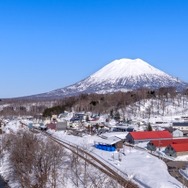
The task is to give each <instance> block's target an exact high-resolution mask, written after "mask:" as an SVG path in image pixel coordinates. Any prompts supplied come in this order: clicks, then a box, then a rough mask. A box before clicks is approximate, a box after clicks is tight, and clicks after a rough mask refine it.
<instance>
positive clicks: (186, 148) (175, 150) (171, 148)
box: [165, 143, 188, 157]
mask: <svg viewBox="0 0 188 188" xmlns="http://www.w3.org/2000/svg"><path fill="white" fill-rule="evenodd" d="M165 154H166V155H169V156H172V157H177V156H181V155H188V143H183V144H170V145H168V146H167V147H166V149H165Z"/></svg>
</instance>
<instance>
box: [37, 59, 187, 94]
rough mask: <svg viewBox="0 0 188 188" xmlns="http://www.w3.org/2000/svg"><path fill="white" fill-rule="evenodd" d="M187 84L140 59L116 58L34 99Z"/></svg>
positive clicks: (178, 86) (183, 85)
mask: <svg viewBox="0 0 188 188" xmlns="http://www.w3.org/2000/svg"><path fill="white" fill-rule="evenodd" d="M187 86H188V84H187V83H185V82H183V81H181V80H179V79H177V78H176V77H173V76H170V75H168V74H166V73H165V72H163V71H161V70H159V69H157V68H155V67H153V66H151V65H150V64H148V63H147V62H145V61H143V60H141V59H134V60H132V59H126V58H123V59H119V60H115V61H112V62H111V63H109V64H107V65H106V66H104V67H103V68H102V69H100V70H99V71H97V72H96V73H94V74H92V75H91V76H89V77H88V78H86V79H84V80H82V81H80V82H77V83H75V84H73V85H71V86H67V87H65V88H61V89H57V90H54V91H51V92H48V93H44V94H40V95H37V97H63V96H72V95H79V94H81V93H103V94H104V93H113V92H117V91H123V92H126V91H130V90H135V89H139V88H143V87H146V88H150V89H158V88H160V87H176V88H177V89H182V88H185V87H187Z"/></svg>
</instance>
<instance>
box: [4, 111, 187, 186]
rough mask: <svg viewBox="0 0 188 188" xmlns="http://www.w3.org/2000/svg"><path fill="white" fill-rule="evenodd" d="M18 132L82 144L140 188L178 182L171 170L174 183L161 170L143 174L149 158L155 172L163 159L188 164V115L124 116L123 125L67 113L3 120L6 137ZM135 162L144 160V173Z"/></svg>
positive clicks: (106, 117)
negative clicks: (132, 117) (130, 117)
mask: <svg viewBox="0 0 188 188" xmlns="http://www.w3.org/2000/svg"><path fill="white" fill-rule="evenodd" d="M16 127H17V129H18V131H19V130H21V129H24V130H25V129H26V130H29V131H31V132H34V133H37V132H38V133H40V132H41V133H47V134H48V135H51V136H52V137H54V138H57V139H59V140H61V141H63V142H67V143H69V144H72V145H75V146H76V145H77V146H79V147H81V148H83V149H84V150H87V151H88V152H89V153H92V154H93V155H95V156H96V157H98V158H99V159H100V160H101V161H103V160H104V161H103V162H104V163H109V164H110V165H112V166H115V168H116V169H118V170H121V171H122V173H124V174H126V176H127V177H129V179H130V178H131V181H133V182H136V183H138V184H139V187H147V186H149V185H151V184H153V183H155V184H156V187H157V182H158V180H157V179H160V184H163V183H164V185H165V187H171V185H167V184H168V183H167V182H168V181H169V179H171V178H173V177H172V176H170V174H168V171H166V169H165V170H164V173H165V174H166V173H167V174H168V175H167V176H169V178H166V179H165V180H164V182H163V181H161V176H163V175H164V174H163V173H161V176H160V175H158V176H156V175H155V174H156V173H158V172H157V171H158V170H160V171H163V170H162V168H161V169H158V170H157V168H155V171H153V176H152V175H151V174H150V176H151V177H148V175H147V176H145V175H143V171H142V170H143V169H144V167H143V161H145V157H146V159H147V160H146V161H145V163H148V162H149V163H152V165H153V167H155V165H156V166H157V165H159V164H158V163H161V162H163V160H168V161H172V162H176V161H184V162H185V164H187V159H188V137H187V132H188V122H187V116H174V117H173V118H172V117H163V118H157V117H153V118H150V121H148V119H139V118H135V119H126V120H125V119H124V118H123V117H121V116H120V117H119V118H118V120H117V118H115V119H114V118H112V117H110V115H109V114H93V113H91V112H87V113H84V112H82V113H81V112H68V111H65V112H63V113H61V114H59V115H52V116H51V118H40V117H32V116H28V117H20V118H19V117H17V118H15V119H14V118H13V119H12V120H6V119H2V120H1V130H2V131H1V132H2V133H3V134H4V133H9V132H14V131H15V129H16ZM144 156H145V157H144ZM129 157H131V158H129ZM135 157H136V158H137V159H136V160H139V161H140V163H139V164H137V168H139V166H140V171H139V170H138V169H136V168H135V161H133V160H135ZM128 158H129V159H128ZM161 159H163V160H161ZM127 160H129V161H130V164H129V165H131V166H130V167H125V166H126V165H127V163H126V161H127ZM131 161H132V162H131ZM160 161H161V162H160ZM136 163H138V161H137V162H136ZM113 168H114V167H113ZM125 168H126V169H125ZM147 168H148V166H147ZM173 168H174V167H173ZM151 169H153V168H152V167H151ZM179 170H180V172H181V177H182V179H183V181H184V182H185V181H187V180H186V179H187V178H188V174H187V168H186V166H183V168H181V169H179ZM147 171H148V169H147ZM140 176H141V177H140ZM176 176H177V175H176ZM140 178H141V179H143V180H142V182H145V184H144V186H141V185H140V183H139V182H140V181H141V180H140ZM148 179H149V181H148ZM151 179H152V181H151ZM180 180H181V179H180ZM174 181H175V182H176V183H177V182H178V181H177V180H176V179H173V181H172V182H174ZM146 182H147V183H148V182H149V184H147V183H146ZM180 182H181V183H182V181H180ZM178 183H179V182H178ZM178 183H177V184H178ZM181 183H180V185H181ZM151 187H152V186H151ZM159 187H160V186H159ZM180 187H181V186H180Z"/></svg>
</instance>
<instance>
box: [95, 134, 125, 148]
mask: <svg viewBox="0 0 188 188" xmlns="http://www.w3.org/2000/svg"><path fill="white" fill-rule="evenodd" d="M94 145H95V147H96V148H98V149H102V150H105V151H115V150H116V149H120V148H123V141H122V140H121V139H120V138H118V137H116V136H112V137H109V138H107V139H103V138H98V139H96V140H95V141H94Z"/></svg>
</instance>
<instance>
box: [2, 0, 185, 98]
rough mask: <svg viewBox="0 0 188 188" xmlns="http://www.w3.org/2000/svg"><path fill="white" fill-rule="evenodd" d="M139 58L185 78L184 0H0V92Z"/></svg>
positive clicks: (56, 82) (61, 81)
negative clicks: (121, 59) (122, 60)
mask: <svg viewBox="0 0 188 188" xmlns="http://www.w3.org/2000/svg"><path fill="white" fill-rule="evenodd" d="M119 58H133V59H134V58H141V59H143V60H145V61H147V62H148V63H150V64H151V65H153V66H155V67H157V68H159V69H161V70H163V71H165V72H166V73H168V74H171V75H173V76H176V77H179V78H180V79H182V80H184V81H187V82H188V74H187V72H188V1H187V0H0V87H1V89H0V97H1V98H7V97H18V96H25V95H31V94H39V93H43V92H47V91H51V90H54V89H58V88H62V87H65V86H68V85H70V84H73V83H75V82H77V81H80V80H82V79H84V78H86V77H87V76H89V75H90V74H92V73H94V72H95V71H97V70H98V69H100V68H102V67H103V66H104V65H106V64H108V63H110V62H111V61H112V60H115V59H119Z"/></svg>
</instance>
